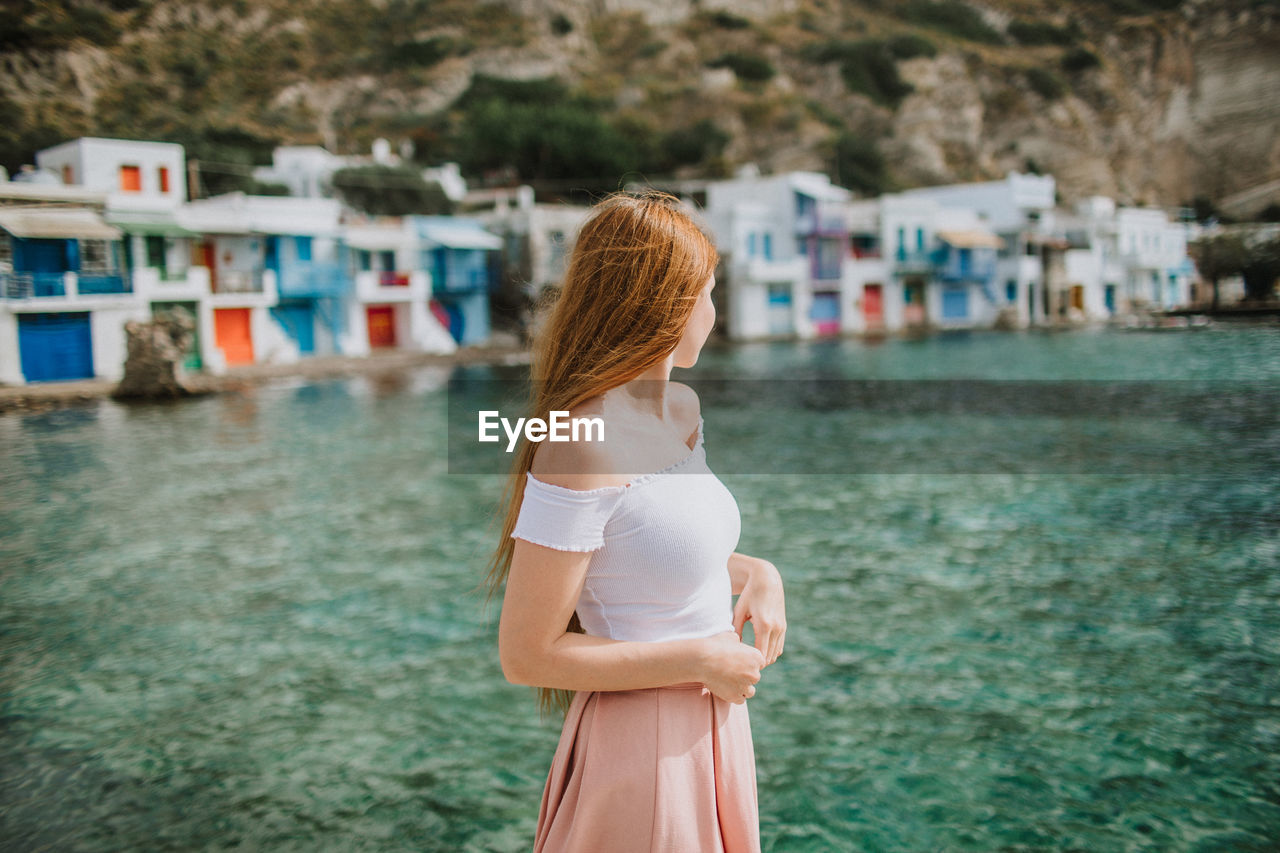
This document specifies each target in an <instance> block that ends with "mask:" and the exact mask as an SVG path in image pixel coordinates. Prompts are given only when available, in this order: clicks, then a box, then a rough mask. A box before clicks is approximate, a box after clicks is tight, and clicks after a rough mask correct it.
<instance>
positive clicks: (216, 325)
mask: <svg viewBox="0 0 1280 853" xmlns="http://www.w3.org/2000/svg"><path fill="white" fill-rule="evenodd" d="M213 333H214V341H215V342H216V343H217V345H218V348H219V349H221V350H222V355H223V356H224V357H225V358H226V360H227V366H228V367H230V366H234V365H238V364H253V335H252V333H251V332H250V325H249V309H248V308H215V309H214V310H213Z"/></svg>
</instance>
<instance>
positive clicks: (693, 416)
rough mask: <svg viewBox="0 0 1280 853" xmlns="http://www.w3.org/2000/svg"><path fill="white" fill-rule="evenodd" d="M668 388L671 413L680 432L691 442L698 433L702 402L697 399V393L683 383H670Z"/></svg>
mask: <svg viewBox="0 0 1280 853" xmlns="http://www.w3.org/2000/svg"><path fill="white" fill-rule="evenodd" d="M669 388H670V397H669V398H668V399H669V400H670V404H671V412H672V414H673V415H675V417H676V419H677V420H678V421H679V423H680V429H681V430H682V432H683V433H684V434H685V435H687V436H688V437H689V440H690V441H692V440H693V436H694V434H695V433H696V432H697V431H698V420H699V419H700V418H701V417H702V401H700V400H699V399H698V392H697V391H694V390H693V389H692V388H690V387H689V386H688V385H685V384H684V383H683V382H671V383H669Z"/></svg>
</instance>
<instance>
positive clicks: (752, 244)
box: [747, 231, 756, 258]
mask: <svg viewBox="0 0 1280 853" xmlns="http://www.w3.org/2000/svg"><path fill="white" fill-rule="evenodd" d="M755 256H756V232H754V231H751V232H749V233H748V234H747V257H748V258H754V257H755Z"/></svg>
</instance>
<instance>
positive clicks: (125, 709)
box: [0, 329, 1280, 851]
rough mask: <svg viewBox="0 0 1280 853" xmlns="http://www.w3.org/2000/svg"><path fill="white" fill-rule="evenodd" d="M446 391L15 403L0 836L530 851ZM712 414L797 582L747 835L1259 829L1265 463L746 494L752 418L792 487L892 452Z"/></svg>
mask: <svg viewBox="0 0 1280 853" xmlns="http://www.w3.org/2000/svg"><path fill="white" fill-rule="evenodd" d="M684 373H685V377H682V378H689V379H691V380H692V379H695V378H697V377H701V376H733V377H740V378H752V379H756V380H782V381H783V382H784V383H785V382H786V381H788V380H787V377H799V376H820V377H822V378H824V379H828V380H830V379H885V380H911V379H1003V380H1040V379H1044V380H1085V379H1088V380H1095V379H1105V380H1117V381H1119V380H1142V381H1148V382H1153V383H1156V385H1155V387H1157V388H1158V387H1162V386H1161V385H1160V384H1159V383H1165V382H1167V383H1168V387H1169V388H1171V389H1177V388H1180V387H1183V386H1182V385H1181V384H1180V382H1183V381H1190V380H1196V381H1223V382H1227V381H1248V382H1251V383H1254V386H1253V387H1254V390H1255V392H1256V391H1257V390H1258V389H1259V388H1261V389H1262V390H1263V391H1264V392H1265V390H1266V389H1267V388H1268V387H1271V388H1276V387H1280V335H1276V334H1275V333H1274V332H1271V331H1268V330H1250V329H1237V330H1218V329H1214V330H1207V331H1199V332H1183V333H1121V332H1077V333H1063V334H1053V335H1044V334H1011V335H999V334H989V333H973V334H961V335H949V336H940V337H935V338H929V339H924V340H919V341H907V340H889V341H885V342H883V343H881V344H879V345H873V344H869V343H863V342H856V341H844V342H823V343H814V344H761V345H750V346H737V347H716V348H711V349H709V350H708V351H707V352H705V353H704V356H703V359H702V361H701V362H700V364H699V366H698V367H697V368H695V369H694V370H692V371H687V372H684ZM447 378H448V373H447V372H441V371H434V370H423V371H419V372H416V373H411V374H407V375H406V376H404V377H403V378H401V379H395V380H382V381H374V380H369V379H350V380H342V381H333V382H324V383H316V384H303V383H300V382H281V383H279V384H276V385H271V386H266V387H261V388H257V389H253V390H250V391H246V392H243V393H237V394H228V395H221V396H218V397H212V398H204V399H200V400H195V401H190V402H185V403H181V404H176V405H163V406H142V407H125V406H121V405H119V404H116V403H112V402H102V403H97V404H93V405H89V406H85V407H79V408H71V409H65V410H59V411H54V412H48V413H43V414H31V415H7V416H3V417H0V533H2V535H0V849H4V850H9V849H12V850H41V849H47V850H85V851H90V850H92V851H105V850H121V851H124V850H193V849H196V850H204V849H228V848H232V849H234V848H238V849H244V850H298V851H312V850H378V851H383V850H387V851H399V850H494V851H515V850H527V849H529V847H531V843H532V836H533V830H534V825H535V822H536V819H537V812H538V804H539V797H540V795H541V790H542V784H543V781H544V779H545V775H546V771H547V767H548V765H549V762H550V758H551V754H552V752H553V751H554V748H555V742H556V739H557V737H558V734H559V723H558V721H557V720H552V719H546V720H540V719H539V718H538V715H537V712H536V710H535V709H534V706H533V701H532V700H533V694H532V691H531V690H530V689H528V688H523V687H516V686H512V685H509V684H507V683H506V682H505V681H504V680H503V678H502V675H501V671H500V668H499V666H498V662H497V650H496V619H497V610H498V607H497V602H494V603H493V604H492V605H490V606H489V607H488V608H487V609H485V608H484V607H483V596H482V595H481V594H480V593H479V592H478V591H477V589H476V587H477V584H478V582H479V580H480V577H481V573H482V566H483V563H484V561H485V559H486V557H487V556H488V552H489V549H490V547H491V546H492V544H493V541H494V536H495V530H494V523H495V522H494V519H493V516H492V510H493V508H494V504H495V501H496V500H497V498H498V495H499V492H500V489H501V486H502V482H501V480H500V479H499V478H496V477H491V476H465V475H460V474H457V473H452V474H451V473H449V465H448V458H447V454H446V452H445V413H446V409H447V405H446V399H445V396H446V395H445V391H444V383H445V381H446V380H447ZM1107 415H1108V413H1104V412H1098V413H1097V418H1096V420H1098V421H1102V420H1105V417H1106V416H1107ZM705 416H706V424H707V426H706V430H707V452H708V460H709V462H710V464H711V466H712V467H713V469H717V470H719V471H721V472H722V473H721V476H722V479H724V481H725V483H726V484H727V485H728V486H729V488H730V489H731V490H732V491H733V493H734V494H735V496H736V497H737V500H738V502H739V505H740V508H741V510H742V514H743V522H744V524H743V538H742V541H741V543H740V546H739V547H740V550H743V551H745V552H747V553H753V554H758V555H761V556H764V557H768V558H769V559H771V560H773V561H774V562H775V563H776V564H777V565H778V567H779V568H780V570H781V571H782V572H783V574H784V576H785V578H786V580H787V603H788V618H789V621H790V628H789V630H788V635H787V648H786V653H785V654H784V655H783V656H782V658H781V659H780V660H779V662H778V663H777V664H775V665H774V666H772V667H770V668H768V669H766V670H765V672H764V677H763V679H762V681H761V683H760V684H759V685H758V693H757V696H756V697H755V698H753V699H752V700H751V704H750V708H751V716H752V723H753V731H754V736H755V740H756V747H757V767H758V772H759V784H760V807H761V832H762V837H763V841H764V846H765V849H766V850H777V851H783V850H787V851H790V850H797V851H802V850H884V851H917V850H984V851H985V850H1089V851H1094V850H1195V851H1201V850H1203V851H1210V850H1271V849H1274V848H1275V845H1276V843H1277V839H1280V757H1278V756H1280V689H1278V688H1280V675H1277V673H1278V672H1280V670H1277V662H1278V661H1280V574H1277V565H1278V564H1280V532H1278V531H1280V471H1277V470H1274V469H1268V468H1267V467H1266V466H1265V465H1254V466H1252V467H1247V468H1244V469H1241V468H1237V467H1231V468H1227V469H1224V470H1222V471H1221V472H1218V473H1216V474H1215V473H1214V469H1213V468H1212V466H1203V467H1202V468H1199V469H1197V473H1196V474H1195V475H1194V476H1178V477H1170V476H1156V475H1137V474H1133V473H1128V472H1125V470H1124V467H1123V465H1121V466H1120V468H1119V469H1118V470H1119V473H1116V472H1110V473H1107V472H1097V473H1089V474H1079V473H1059V472H1055V471H1054V470H1033V471H1030V472H1023V473H1017V472H1015V473H999V474H990V473H980V472H976V471H975V472H973V473H961V474H954V473H932V472H931V471H929V470H928V466H923V467H917V468H915V469H913V470H912V471H911V472H909V473H894V472H893V470H892V468H891V467H888V468H885V469H881V471H880V472H878V473H874V474H858V475H851V474H837V475H827V476H822V475H814V474H807V473H783V474H771V475H768V476H765V475H762V474H759V473H755V472H753V470H751V467H750V466H748V465H737V466H735V465H731V464H728V460H732V459H734V453H735V447H736V445H735V442H743V441H745V440H746V439H745V436H744V434H743V430H744V427H743V423H744V422H745V423H748V424H750V427H751V430H752V432H753V434H754V435H755V436H756V437H757V438H758V435H759V433H760V431H772V433H771V434H772V435H775V436H776V441H777V446H778V447H779V448H785V449H786V452H787V453H791V454H796V455H797V459H796V461H795V464H794V468H793V470H795V471H809V470H813V469H814V468H821V465H822V464H823V462H822V460H824V459H828V458H830V454H831V453H832V452H833V450H835V451H841V450H848V451H849V452H853V451H854V450H856V449H857V448H859V447H865V446H866V445H867V443H868V442H869V441H870V442H871V443H872V444H874V445H875V446H876V447H880V448H884V447H890V446H892V435H890V436H889V438H887V439H886V438H885V437H883V436H882V437H879V438H876V437H874V436H868V435H867V434H863V433H860V432H859V431H860V430H865V429H866V427H865V424H864V423H863V422H861V421H859V420H857V418H855V417H854V416H853V414H851V413H847V412H844V413H842V410H834V411H832V410H827V411H824V410H821V409H820V408H819V409H814V408H805V407H800V408H796V409H794V410H789V411H787V412H784V413H781V414H779V413H772V414H771V413H768V412H758V411H756V410H754V409H745V408H739V409H732V408H727V407H724V406H717V405H708V406H707V408H706V410H705ZM844 417H848V418H849V420H848V422H847V425H846V428H844V429H843V431H841V430H839V429H836V430H833V429H832V428H831V425H832V423H835V424H836V425H837V426H838V425H839V424H840V419H841V418H844ZM1093 420H1095V419H1093V418H1089V417H1085V418H1084V419H1083V421H1082V422H1083V423H1086V424H1088V423H1091V422H1092V421H1093ZM1028 423H1032V425H1033V426H1034V428H1036V429H1043V428H1044V426H1045V424H1044V423H1043V422H1042V421H1039V420H1037V421H1034V422H1023V421H1019V420H1016V419H1015V420H1012V421H1010V420H1008V419H1006V421H998V423H997V426H1000V427H1002V428H1008V429H1009V430H1011V431H1015V432H1016V431H1018V430H1023V429H1025V428H1027V424H1028ZM1210 423H1212V424H1216V423H1218V422H1217V421H1211V422H1210ZM1225 423H1226V424H1227V425H1226V426H1225V427H1223V428H1222V429H1221V430H1220V433H1219V434H1218V435H1217V436H1216V437H1215V438H1216V439H1217V440H1220V441H1221V442H1222V443H1223V445H1228V444H1232V443H1238V442H1239V441H1241V440H1244V438H1248V440H1250V441H1253V442H1255V443H1256V444H1257V446H1259V447H1260V448H1262V451H1265V450H1266V448H1267V447H1274V444H1270V445H1269V444H1267V442H1266V440H1265V439H1266V436H1263V439H1264V440H1262V441H1261V442H1259V441H1258V434H1257V430H1258V429H1259V424H1258V422H1257V420H1256V418H1255V419H1254V420H1252V421H1247V422H1238V423H1237V422H1234V421H1231V422H1225ZM1232 423H1235V424H1237V426H1236V427H1232V426H1231V424H1232ZM918 426H919V425H918V424H917V423H916V422H915V421H914V420H913V416H900V417H897V419H896V420H892V421H888V422H885V423H882V424H880V428H882V429H885V430H889V431H890V433H892V432H893V431H894V430H901V431H905V432H907V433H909V432H911V431H912V430H914V429H917V428H918ZM972 426H973V424H972V423H970V422H969V421H966V422H965V423H964V424H963V425H962V427H963V428H961V427H957V428H956V436H957V437H963V436H964V435H968V434H972V432H971V428H972ZM1192 426H1195V427H1196V428H1197V429H1200V428H1202V427H1203V424H1200V425H1194V424H1193V425H1192ZM1262 426H1263V427H1266V426H1267V425H1266V424H1263V425H1262ZM942 427H944V428H945V427H946V424H945V423H943V424H942ZM931 428H932V427H931ZM1237 428H1238V429H1239V430H1245V429H1248V430H1251V431H1252V432H1251V433H1250V435H1249V436H1245V437H1242V436H1241V435H1240V434H1237V433H1234V432H1233V431H1232V430H1233V429H1237ZM1188 429H1190V427H1189V426H1188V424H1187V422H1186V421H1185V420H1183V421H1171V422H1167V423H1164V422H1162V423H1160V424H1157V425H1156V426H1155V427H1153V428H1152V431H1151V432H1150V433H1149V434H1148V435H1147V440H1148V442H1149V443H1154V444H1155V445H1157V446H1159V445H1160V443H1161V442H1162V441H1164V440H1166V439H1168V440H1170V441H1176V442H1177V443H1178V447H1179V448H1180V451H1181V452H1186V451H1187V444H1186V436H1187V434H1188V433H1187V430H1188ZM1197 434H1199V433H1197ZM815 435H817V436H822V437H823V440H822V441H813V440H796V437H797V436H808V437H812V436H815ZM872 439H874V441H872ZM1214 447H1215V445H1213V444H1212V443H1207V444H1206V446H1204V447H1203V451H1204V452H1205V453H1212V452H1214ZM780 452H781V451H780ZM810 455H812V456H810ZM718 460H719V463H718ZM815 460H816V461H815ZM783 470H788V469H785V468H784V469H783Z"/></svg>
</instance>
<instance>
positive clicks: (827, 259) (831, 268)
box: [813, 237, 844, 281]
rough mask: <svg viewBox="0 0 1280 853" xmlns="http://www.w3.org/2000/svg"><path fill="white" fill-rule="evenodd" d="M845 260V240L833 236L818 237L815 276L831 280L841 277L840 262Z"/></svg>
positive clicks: (823, 279)
mask: <svg viewBox="0 0 1280 853" xmlns="http://www.w3.org/2000/svg"><path fill="white" fill-rule="evenodd" d="M843 260H844V241H843V240H839V239H836V238H833V237H820V238H818V262H817V265H816V266H815V268H814V271H813V272H814V278H817V279H819V280H822V281H831V280H833V279H838V278H840V264H841V261H843Z"/></svg>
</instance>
